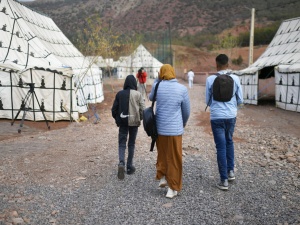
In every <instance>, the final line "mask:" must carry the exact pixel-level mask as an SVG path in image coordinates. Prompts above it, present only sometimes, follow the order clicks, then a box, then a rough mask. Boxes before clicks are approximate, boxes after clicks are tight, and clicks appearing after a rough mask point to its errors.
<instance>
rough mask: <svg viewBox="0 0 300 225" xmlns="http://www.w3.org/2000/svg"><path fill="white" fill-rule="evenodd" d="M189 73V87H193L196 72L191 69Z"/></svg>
mask: <svg viewBox="0 0 300 225" xmlns="http://www.w3.org/2000/svg"><path fill="white" fill-rule="evenodd" d="M187 75H188V78H189V87H190V88H192V87H193V81H194V76H195V74H194V72H193V70H192V69H191V70H190V71H189V72H188V74H187Z"/></svg>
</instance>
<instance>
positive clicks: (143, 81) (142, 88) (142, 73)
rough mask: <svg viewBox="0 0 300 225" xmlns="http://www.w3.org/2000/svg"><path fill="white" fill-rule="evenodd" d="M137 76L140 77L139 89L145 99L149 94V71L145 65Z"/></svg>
mask: <svg viewBox="0 0 300 225" xmlns="http://www.w3.org/2000/svg"><path fill="white" fill-rule="evenodd" d="M136 78H137V79H138V91H139V92H140V93H141V94H142V96H143V99H144V100H145V98H146V96H147V91H146V81H147V73H146V71H145V70H144V68H143V67H142V68H140V69H139V70H138V73H137V74H136Z"/></svg>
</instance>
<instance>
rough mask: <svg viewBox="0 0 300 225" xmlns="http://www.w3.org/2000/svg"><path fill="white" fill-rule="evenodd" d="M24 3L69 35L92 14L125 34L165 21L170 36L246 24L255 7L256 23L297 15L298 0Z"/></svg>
mask: <svg viewBox="0 0 300 225" xmlns="http://www.w3.org/2000/svg"><path fill="white" fill-rule="evenodd" d="M23 4H26V5H27V6H29V7H31V8H33V9H35V10H38V11H40V12H43V13H45V14H47V15H49V16H50V17H51V18H53V20H54V22H55V23H56V24H57V25H58V26H59V27H60V28H61V29H62V30H63V31H64V33H66V34H67V35H68V36H70V35H72V34H73V33H74V32H75V31H76V30H80V29H82V28H83V26H84V25H83V24H84V23H83V21H84V20H85V18H87V17H89V16H91V15H95V14H97V15H99V16H100V17H102V20H103V22H104V23H106V24H110V25H112V26H113V27H114V28H115V29H118V30H120V31H122V32H125V33H126V32H132V31H134V32H137V33H140V32H149V31H163V30H165V29H166V24H165V22H167V21H168V22H170V23H171V30H172V33H178V34H180V35H187V34H195V33H197V32H208V33H215V32H220V31H222V30H224V29H226V28H229V27H232V26H234V25H236V24H243V23H245V22H246V23H248V22H249V19H250V17H251V12H250V8H256V23H265V22H266V21H278V20H279V21H281V20H283V19H287V18H291V17H297V16H300V13H299V10H298V9H299V8H300V1H298V0H285V1H284V2H282V1H281V0H266V1H261V0H244V1H239V0H217V1H211V0H165V1H161V0H110V1H108V0H59V1H55V0H52V1H50V0H36V1H34V2H29V3H23Z"/></svg>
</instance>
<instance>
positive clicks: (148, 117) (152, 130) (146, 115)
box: [143, 81, 161, 152]
mask: <svg viewBox="0 0 300 225" xmlns="http://www.w3.org/2000/svg"><path fill="white" fill-rule="evenodd" d="M160 82H161V81H158V82H157V84H156V86H155V89H154V95H153V101H152V105H151V106H150V107H148V108H146V109H144V111H143V126H144V130H145V131H146V133H147V135H148V136H149V137H151V139H152V141H151V147H150V152H152V151H153V148H154V144H155V142H156V139H157V137H158V133H157V127H156V118H155V114H154V103H155V101H156V93H157V89H158V85H159V83H160Z"/></svg>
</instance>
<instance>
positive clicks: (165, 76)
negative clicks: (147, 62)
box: [159, 64, 176, 80]
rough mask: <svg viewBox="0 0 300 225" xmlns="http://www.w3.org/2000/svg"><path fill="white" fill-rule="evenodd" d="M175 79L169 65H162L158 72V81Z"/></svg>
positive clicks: (172, 69)
mask: <svg viewBox="0 0 300 225" xmlns="http://www.w3.org/2000/svg"><path fill="white" fill-rule="evenodd" d="M174 78H176V75H175V71H174V68H173V67H172V66H171V65H170V64H164V65H163V66H162V67H161V68H160V71H159V79H160V80H171V79H174Z"/></svg>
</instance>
